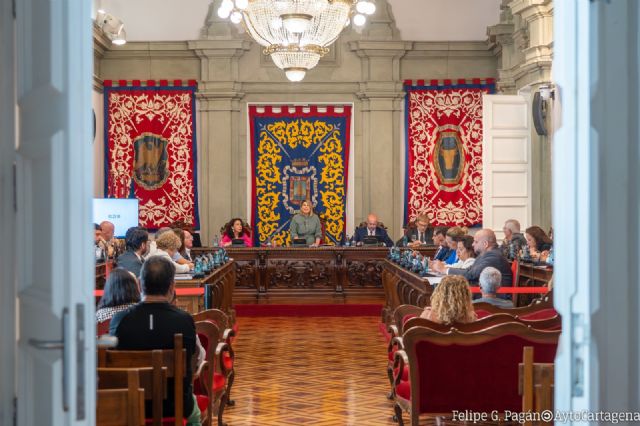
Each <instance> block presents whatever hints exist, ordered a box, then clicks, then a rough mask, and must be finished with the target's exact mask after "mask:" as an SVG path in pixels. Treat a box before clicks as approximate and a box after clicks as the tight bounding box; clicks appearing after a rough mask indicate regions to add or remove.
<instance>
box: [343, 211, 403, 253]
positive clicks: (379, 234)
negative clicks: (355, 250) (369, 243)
mask: <svg viewBox="0 0 640 426" xmlns="http://www.w3.org/2000/svg"><path fill="white" fill-rule="evenodd" d="M366 224H367V226H363V227H360V226H359V227H357V228H356V232H355V233H354V234H353V241H354V243H355V244H356V245H359V246H360V245H362V242H363V240H364V238H365V237H367V236H372V237H376V238H378V241H381V242H382V243H384V245H385V246H387V247H391V246H393V241H391V238H389V234H387V230H386V229H384V228H383V227H381V226H378V216H376V215H375V214H373V213H370V214H369V216H367V222H366Z"/></svg>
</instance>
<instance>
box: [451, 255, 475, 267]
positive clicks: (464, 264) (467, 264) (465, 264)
mask: <svg viewBox="0 0 640 426" xmlns="http://www.w3.org/2000/svg"><path fill="white" fill-rule="evenodd" d="M475 261H476V258H475V257H470V258H468V259H467V260H465V261H462V260H458V261H457V262H456V263H454V264H451V265H449V266H448V268H457V269H469V268H471V265H473V263H474V262H475Z"/></svg>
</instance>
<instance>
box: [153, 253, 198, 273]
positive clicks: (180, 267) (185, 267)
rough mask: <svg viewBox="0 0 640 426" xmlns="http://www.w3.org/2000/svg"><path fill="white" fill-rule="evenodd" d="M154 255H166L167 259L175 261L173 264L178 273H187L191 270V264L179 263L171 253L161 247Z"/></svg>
mask: <svg viewBox="0 0 640 426" xmlns="http://www.w3.org/2000/svg"><path fill="white" fill-rule="evenodd" d="M154 256H160V257H164V258H165V259H169V260H170V261H171V262H173V266H175V267H176V274H185V273H187V272H189V265H187V264H185V265H180V264H179V263H176V262H174V261H173V259H172V258H171V256H169V253H167V252H166V251H164V250H161V249H159V248H157V249H156V252H155V254H154ZM149 257H151V256H147V259H148V258H149Z"/></svg>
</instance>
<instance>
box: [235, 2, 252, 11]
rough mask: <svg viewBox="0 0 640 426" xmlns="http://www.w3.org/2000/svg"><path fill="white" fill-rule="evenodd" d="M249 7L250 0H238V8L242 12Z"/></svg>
mask: <svg viewBox="0 0 640 426" xmlns="http://www.w3.org/2000/svg"><path fill="white" fill-rule="evenodd" d="M248 5H249V0H236V7H237V8H238V9H240V10H244V9H246V8H247V6H248Z"/></svg>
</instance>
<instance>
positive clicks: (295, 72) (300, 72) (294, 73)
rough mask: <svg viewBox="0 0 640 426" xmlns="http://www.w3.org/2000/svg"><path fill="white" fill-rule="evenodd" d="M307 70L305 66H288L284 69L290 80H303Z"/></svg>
mask: <svg viewBox="0 0 640 426" xmlns="http://www.w3.org/2000/svg"><path fill="white" fill-rule="evenodd" d="M306 73H307V71H306V70H305V69H304V68H288V69H286V70H284V74H285V75H286V76H287V78H288V79H289V81H294V82H297V81H302V79H304V76H305V75H306Z"/></svg>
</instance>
